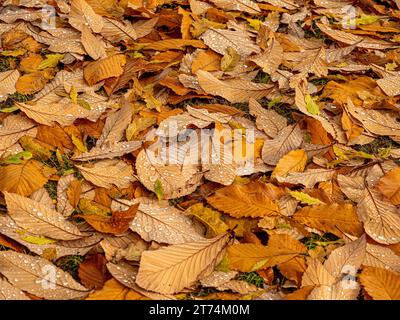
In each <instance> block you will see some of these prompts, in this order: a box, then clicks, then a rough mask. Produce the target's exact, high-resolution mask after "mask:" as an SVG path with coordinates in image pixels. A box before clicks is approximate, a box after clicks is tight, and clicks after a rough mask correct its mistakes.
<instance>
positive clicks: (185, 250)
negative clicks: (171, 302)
mask: <svg viewBox="0 0 400 320" xmlns="http://www.w3.org/2000/svg"><path fill="white" fill-rule="evenodd" d="M230 238H231V236H230V235H229V234H227V233H225V234H221V235H219V236H217V237H215V238H212V239H204V240H200V241H197V242H188V243H184V244H176V245H172V246H169V247H166V248H161V249H158V250H153V251H146V252H143V254H142V259H141V263H140V267H139V272H138V274H137V278H136V283H137V284H138V285H139V286H140V287H142V288H144V289H147V290H151V291H156V292H159V293H167V294H168V293H176V292H179V291H181V290H182V289H184V288H185V287H188V286H190V285H192V284H193V283H194V282H195V281H196V280H197V279H198V278H199V276H201V275H202V276H205V275H206V274H207V273H211V271H212V270H213V269H214V267H215V265H216V264H217V263H218V262H219V260H220V259H221V258H222V253H223V251H224V249H225V248H226V246H227V244H228V242H229V241H230ZM177 275H180V276H179V277H177Z"/></svg>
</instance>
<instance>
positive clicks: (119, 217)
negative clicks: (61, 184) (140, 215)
mask: <svg viewBox="0 0 400 320" xmlns="http://www.w3.org/2000/svg"><path fill="white" fill-rule="evenodd" d="M138 206H139V205H138V204H136V205H133V206H131V207H130V208H129V209H128V210H126V211H114V212H112V215H111V216H104V215H99V214H83V215H78V217H80V218H83V219H84V220H85V221H86V222H87V223H89V224H90V225H91V226H92V227H93V228H94V229H95V230H97V231H100V232H103V233H111V234H116V235H118V234H123V233H124V232H126V231H127V230H128V229H129V225H130V223H131V221H132V220H133V218H134V217H135V215H136V211H137V209H138Z"/></svg>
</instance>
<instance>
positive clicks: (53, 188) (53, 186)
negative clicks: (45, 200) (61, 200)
mask: <svg viewBox="0 0 400 320" xmlns="http://www.w3.org/2000/svg"><path fill="white" fill-rule="evenodd" d="M44 188H45V189H46V190H47V192H48V193H49V195H50V198H52V199H53V200H57V182H56V181H47V183H46V184H45V185H44Z"/></svg>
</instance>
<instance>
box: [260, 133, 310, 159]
mask: <svg viewBox="0 0 400 320" xmlns="http://www.w3.org/2000/svg"><path fill="white" fill-rule="evenodd" d="M302 142H303V134H302V133H301V130H300V128H299V126H298V125H292V126H287V127H286V128H284V129H283V130H281V131H280V132H279V133H278V135H277V136H276V137H275V138H274V139H272V140H267V141H265V142H264V145H263V148H262V158H263V161H264V162H265V163H267V164H270V165H276V164H277V163H278V161H279V160H280V159H281V158H282V157H283V156H284V155H285V154H287V153H288V152H289V151H292V150H295V149H297V148H299V147H300V145H301V144H302Z"/></svg>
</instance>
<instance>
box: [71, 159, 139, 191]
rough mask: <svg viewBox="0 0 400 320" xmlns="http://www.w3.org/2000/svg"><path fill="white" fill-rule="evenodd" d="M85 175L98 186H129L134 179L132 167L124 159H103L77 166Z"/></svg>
mask: <svg viewBox="0 0 400 320" xmlns="http://www.w3.org/2000/svg"><path fill="white" fill-rule="evenodd" d="M76 167H77V168H78V169H79V170H80V172H81V173H82V175H83V177H84V178H85V179H86V180H88V181H90V182H91V183H93V184H94V185H96V186H98V187H103V188H111V187H112V185H115V186H117V187H118V188H127V187H128V186H129V184H130V183H131V182H132V181H134V180H135V179H134V177H133V175H132V173H133V172H132V167H131V166H130V165H128V164H126V163H125V162H124V161H122V160H102V161H99V162H96V163H95V164H94V165H93V166H91V167H89V166H78V165H77V166H76Z"/></svg>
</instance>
